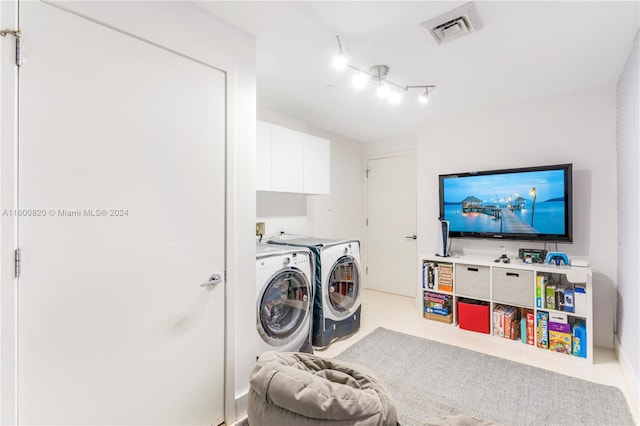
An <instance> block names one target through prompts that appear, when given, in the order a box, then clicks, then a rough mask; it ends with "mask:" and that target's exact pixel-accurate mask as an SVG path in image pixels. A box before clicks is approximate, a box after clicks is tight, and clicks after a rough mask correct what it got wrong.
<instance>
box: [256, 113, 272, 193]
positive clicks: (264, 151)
mask: <svg viewBox="0 0 640 426" xmlns="http://www.w3.org/2000/svg"><path fill="white" fill-rule="evenodd" d="M271 127H272V126H271V124H269V123H265V122H264V121H258V123H257V126H256V191H271Z"/></svg>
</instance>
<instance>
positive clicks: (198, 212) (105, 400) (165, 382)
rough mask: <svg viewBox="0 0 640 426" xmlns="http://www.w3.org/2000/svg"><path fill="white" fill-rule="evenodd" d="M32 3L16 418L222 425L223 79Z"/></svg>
mask: <svg viewBox="0 0 640 426" xmlns="http://www.w3.org/2000/svg"><path fill="white" fill-rule="evenodd" d="M20 4H21V11H20V21H21V22H20V27H21V28H22V29H23V31H24V38H23V40H24V46H25V51H26V50H28V53H27V54H28V56H27V64H25V65H24V66H22V67H21V68H20V87H19V92H20V102H19V113H20V120H19V130H20V137H19V149H20V156H19V190H18V194H19V206H20V207H21V208H22V209H40V210H39V211H36V210H32V211H33V212H36V213H34V214H40V215H42V216H26V217H21V218H20V219H19V225H18V227H19V244H20V247H21V249H22V253H23V265H22V275H21V276H20V278H19V284H18V287H19V303H18V310H19V315H18V336H19V343H18V357H19V369H18V386H19V393H18V413H19V414H18V415H19V422H20V423H21V424H218V423H220V422H222V421H223V419H224V408H223V401H224V395H223V389H224V356H223V355H224V328H223V326H224V298H225V297H224V283H221V284H218V285H214V286H208V287H201V285H200V284H201V283H204V282H206V281H207V280H208V278H209V277H210V276H211V275H212V274H213V273H220V274H222V275H224V263H225V257H224V246H225V244H224V238H225V232H224V231H225V222H224V221H225V219H224V211H225V195H224V190H225V84H226V83H225V75H224V73H223V72H221V71H219V70H216V69H214V68H211V67H209V66H205V65H203V64H201V63H198V62H195V61H193V60H189V59H187V58H184V57H182V56H179V55H177V54H175V53H171V52H168V51H166V50H163V49H161V48H159V47H156V46H153V45H150V44H147V43H145V42H143V41H140V40H138V39H136V38H133V37H131V36H127V35H125V34H122V33H120V32H117V31H115V30H113V29H110V28H107V27H104V26H101V25H99V24H96V23H94V22H90V21H89V20H86V19H84V18H80V17H78V16H75V15H73V14H71V13H68V12H65V11H62V10H60V9H57V8H55V7H53V6H51V5H48V4H44V3H41V2H21V3H20ZM167 30H169V31H173V30H176V29H171V28H169V29H167ZM27 46H28V47H27Z"/></svg>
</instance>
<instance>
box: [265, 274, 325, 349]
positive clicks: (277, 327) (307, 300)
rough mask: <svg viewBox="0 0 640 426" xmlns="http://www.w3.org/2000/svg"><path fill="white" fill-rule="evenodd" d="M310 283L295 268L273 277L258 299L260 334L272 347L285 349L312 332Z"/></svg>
mask: <svg viewBox="0 0 640 426" xmlns="http://www.w3.org/2000/svg"><path fill="white" fill-rule="evenodd" d="M312 294H313V293H312V288H311V284H310V283H309V280H308V279H307V277H306V276H305V275H304V274H303V273H302V272H301V271H300V270H299V269H296V268H287V269H283V270H281V271H279V272H278V273H276V274H275V275H273V276H272V277H271V278H270V279H269V281H268V283H267V284H266V285H265V287H264V289H263V291H262V293H261V294H260V296H259V297H258V306H257V308H258V315H257V318H258V324H257V327H258V333H259V334H260V336H261V337H262V339H263V340H264V341H265V342H267V343H268V344H269V345H271V346H282V345H286V344H287V343H289V342H291V341H292V340H294V339H295V338H296V337H297V336H299V335H300V333H308V332H309V315H310V311H311V306H312V305H311V301H312V300H313V298H312V297H311V296H312Z"/></svg>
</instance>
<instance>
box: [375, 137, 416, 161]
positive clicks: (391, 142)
mask: <svg viewBox="0 0 640 426" xmlns="http://www.w3.org/2000/svg"><path fill="white" fill-rule="evenodd" d="M417 144H418V135H417V134H416V133H408V134H404V135H398V136H393V137H391V138H385V139H376V140H372V141H368V142H366V143H365V144H363V149H362V155H363V156H364V157H365V158H367V157H373V156H376V155H381V154H392V153H396V152H413V151H415V150H416V146H417Z"/></svg>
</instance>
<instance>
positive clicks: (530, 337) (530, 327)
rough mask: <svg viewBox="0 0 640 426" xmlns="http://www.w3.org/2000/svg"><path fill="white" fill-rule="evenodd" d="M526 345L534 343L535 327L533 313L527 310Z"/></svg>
mask: <svg viewBox="0 0 640 426" xmlns="http://www.w3.org/2000/svg"><path fill="white" fill-rule="evenodd" d="M526 315H527V345H533V344H534V342H535V326H534V322H535V321H534V315H533V311H532V310H530V309H527V313H526Z"/></svg>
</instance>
